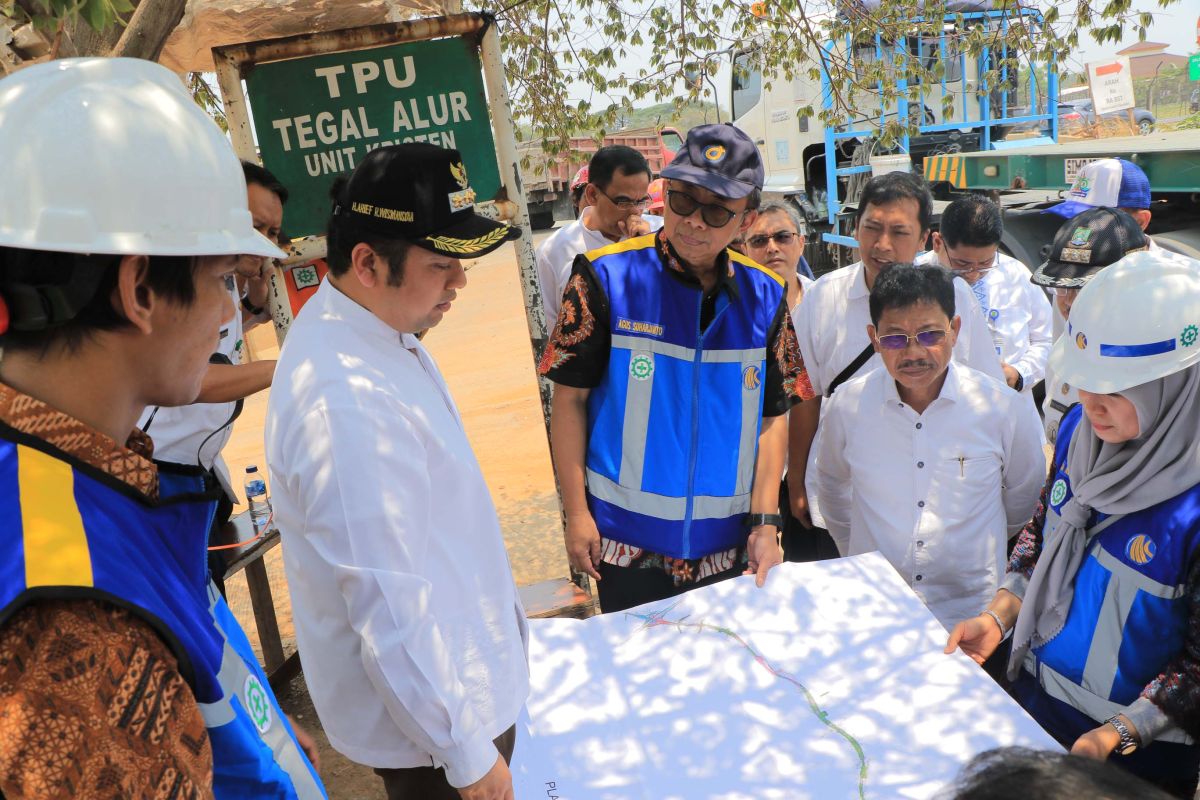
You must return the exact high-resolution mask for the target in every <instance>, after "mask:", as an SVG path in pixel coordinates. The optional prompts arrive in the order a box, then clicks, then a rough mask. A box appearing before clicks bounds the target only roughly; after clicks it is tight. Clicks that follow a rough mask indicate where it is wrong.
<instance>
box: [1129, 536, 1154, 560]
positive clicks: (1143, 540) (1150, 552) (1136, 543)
mask: <svg viewBox="0 0 1200 800" xmlns="http://www.w3.org/2000/svg"><path fill="white" fill-rule="evenodd" d="M1156 549H1157V548H1155V546H1154V540H1153V539H1151V538H1150V537H1149V536H1147V535H1146V534H1144V533H1139V534H1138V535H1137V536H1134V537H1133V538H1131V539H1130V540H1129V541H1128V542H1127V543H1126V545H1125V557H1126V558H1128V559H1129V560H1130V561H1132V562H1133V563H1135V564H1149V563H1150V560H1151V559H1152V558H1154V553H1155V550H1156Z"/></svg>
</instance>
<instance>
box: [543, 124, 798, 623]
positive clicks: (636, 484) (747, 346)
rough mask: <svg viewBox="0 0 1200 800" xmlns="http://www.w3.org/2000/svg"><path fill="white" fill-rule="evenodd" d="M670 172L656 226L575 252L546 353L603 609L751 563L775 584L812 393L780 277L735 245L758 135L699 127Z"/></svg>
mask: <svg viewBox="0 0 1200 800" xmlns="http://www.w3.org/2000/svg"><path fill="white" fill-rule="evenodd" d="M663 177H664V178H665V179H666V180H667V186H666V195H667V196H666V208H665V212H666V213H665V216H664V224H663V228H662V230H661V231H660V232H659V233H658V234H657V235H654V236H642V237H639V238H636V239H631V240H629V241H626V242H621V243H619V244H614V245H610V246H608V247H605V248H602V249H600V250H594V251H592V252H590V253H588V254H587V255H586V256H580V257H578V258H576V260H575V265H574V267H573V268H572V271H571V277H570V281H569V282H568V284H567V289H566V291H565V292H564V294H563V307H562V312H561V313H560V315H559V324H558V327H557V328H556V330H555V331H554V334H553V336H552V337H551V340H550V343H549V345H548V346H547V348H546V351H545V353H544V354H543V358H542V363H541V372H542V374H544V375H547V376H548V377H549V378H550V379H551V380H552V381H554V382H555V383H556V384H557V386H556V387H555V391H554V402H553V413H552V419H551V431H552V440H553V451H554V465H555V469H556V471H557V474H558V479H559V484H560V486H561V487H562V496H563V505H564V507H565V510H566V514H567V530H566V545H567V554H568V557H569V559H570V561H571V565H572V566H573V567H574V568H575V569H577V570H579V571H581V572H584V573H586V574H588V575H591V576H592V578H594V579H595V580H596V581H597V586H598V592H599V599H600V608H601V610H602V611H605V612H608V611H618V610H621V609H624V608H629V607H632V606H635V605H639V604H641V603H646V602H650V601H653V600H658V599H662V598H664V597H670V596H673V595H676V594H679V593H680V592H683V591H687V590H689V589H691V588H694V587H696V586H698V585H703V584H708V583H713V582H716V581H719V580H723V579H725V578H729V577H733V576H735V575H739V574H742V573H743V572H754V573H756V575H757V580H758V584H759V585H760V586H761V585H762V584H763V582H764V581H765V580H766V574H767V570H768V569H770V568H771V567H772V566H774V565H775V564H778V563H779V561H780V551H779V544H778V535H779V529H780V526H781V523H782V520H781V519H780V517H779V513H778V512H779V485H778V483H777V482H776V481H777V480H778V476H779V475H780V474H781V473H782V470H783V459H784V454H785V450H786V444H787V424H786V420H787V416H786V414H787V411H788V409H789V408H790V407H791V406H792V405H793V404H794V403H795V402H798V401H799V400H802V399H806V398H807V397H810V396H811V388H810V387H809V385H808V378H807V375H806V374H805V373H804V365H803V362H802V361H801V359H800V354H799V348H798V347H797V345H796V340H795V332H794V330H793V327H792V321H791V317H790V316H789V314H788V309H787V303H786V299H785V287H784V285H783V281H782V280H781V279H780V278H779V276H778V275H776V274H775V273H773V272H771V271H769V270H766V269H764V268H762V267H760V266H759V265H758V264H757V263H755V262H753V261H751V260H750V259H748V258H745V257H744V256H741V255H740V254H736V253H732V252H731V251H729V250H727V247H728V245H729V243H730V242H731V241H732V240H733V238H734V237H735V236H737V235H739V234H740V235H744V234H745V232H746V231H747V230H748V229H749V228H750V226H751V225H752V224H753V222H754V218H755V208H756V207H757V206H758V201H759V196H760V192H761V189H762V181H763V167H762V161H761V159H760V158H759V155H758V148H757V147H756V146H755V145H754V143H753V141H751V140H750V138H749V137H748V136H746V134H745V133H743V132H742V131H740V130H738V129H736V128H734V127H733V126H731V125H703V126H699V127H695V128H692V130H691V131H690V132H689V133H688V137H687V141H686V142H685V143H684V146H683V148H682V149H680V151H679V152H678V153H677V154H676V156H675V160H674V161H672V162H671V164H670V165H669V166H668V167H667V168H666V169H664V170H663ZM759 476H765V477H763V479H761V480H759V479H758V477H759ZM771 476H775V477H771Z"/></svg>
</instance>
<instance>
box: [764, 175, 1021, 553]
mask: <svg viewBox="0 0 1200 800" xmlns="http://www.w3.org/2000/svg"><path fill="white" fill-rule="evenodd" d="M932 222H933V197H932V196H931V195H930V194H929V187H927V186H926V185H925V182H924V181H923V180H921V179H920V178H918V177H916V176H915V175H912V174H911V173H908V172H889V173H887V174H884V175H877V176H875V177H874V178H872V179H871V180H870V181H868V182H867V185H866V188H864V189H863V192H862V196H861V197H860V198H859V201H858V211H857V212H856V216H855V231H854V236H855V238H856V239H857V240H858V251H859V255H860V257H861V259H862V260H861V261H858V262H856V263H854V264H851V265H850V266H848V267H843V268H841V269H838V270H835V271H833V272H830V273H827V274H825V275H822V276H821V277H820V278H819V279H818V280H817V282H816V283H814V284H813V285H812V286H811V287H810V288H809V289H808V290H807V292H806V293H805V297H804V302H803V303H801V304H800V308H799V313H797V315H796V337H797V339H798V340H799V341H800V352H801V353H802V354H803V355H804V364H805V367H806V368H807V369H808V372H809V377H810V378H811V379H812V386H813V391H814V392H816V395H817V401H816V402H813V403H802V404H801V405H800V406H798V407H797V408H796V410H795V411H793V412H792V415H791V419H790V420H789V426H790V431H789V436H788V476H787V484H788V496H789V499H790V501H791V513H792V516H794V517H795V518H796V519H797V520H799V521H800V524H801V525H803V526H805V527H812V528H818V529H819V528H822V527H823V521H822V518H821V514H820V509H819V497H818V496H817V486H816V477H817V476H816V468H815V467H814V465H813V461H814V459H815V457H816V451H817V449H818V444H817V442H818V441H819V433H818V430H817V427H818V421H819V419H820V413H821V398H822V397H825V398H828V397H830V396H832V395H833V393H834V392H835V391H837V388H838V387H839V386H840V385H841V384H842V383H844V382H845V381H847V380H849V379H850V378H852V377H854V376H856V375H861V374H863V372H865V371H866V370H867V369H870V367H872V366H875V365H878V363H879V361H878V360H877V359H875V358H874V352H875V351H874V348H873V347H872V345H871V341H870V339H868V338H867V336H866V333H865V331H866V329H867V324H868V323H869V322H870V321H871V320H870V314H869V311H868V308H867V295H868V293H869V292H870V291H871V287H872V286H874V285H875V281H876V280H877V279H878V278H879V276H880V274H882V273H883V272H884V271H885V270H887V269H888V268H889V267H890V266H891V265H892V264H908V263H912V262H913V260H914V259H915V258H916V256H917V253H919V252H920V251H921V248H922V247H924V246H925V240H926V238H927V237H928V235H929V228H930V226H931V224H932ZM954 307H955V308H957V309H958V313H959V314H960V315H961V316H962V325H961V329H960V331H959V333H958V344H957V345H955V347H954V359H955V360H956V361H958V362H959V363H963V364H966V365H968V366H970V367H972V368H974V369H977V370H979V371H981V372H984V373H986V374H988V375H992V376H994V377H996V378H998V379H999V380H1004V372H1003V370H1002V369H1001V367H1000V359H999V357H998V356H997V355H996V348H995V345H994V344H993V343H992V337H991V333H990V332H989V331H988V326H987V320H986V319H984V316H983V312H982V311H981V310H980V308H979V302H978V301H977V300H975V298H974V296H973V295H972V293H971V289H970V287H969V286H967V283H966V281H954ZM818 535H819V531H818Z"/></svg>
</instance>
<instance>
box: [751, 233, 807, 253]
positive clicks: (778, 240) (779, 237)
mask: <svg viewBox="0 0 1200 800" xmlns="http://www.w3.org/2000/svg"><path fill="white" fill-rule="evenodd" d="M799 235H800V234H798V233H796V232H795V231H776V232H775V233H760V234H759V235H757V236H751V237H750V238H749V239H747V240H746V244H748V245H750V246H751V247H753V248H754V249H755V250H758V249H759V248H762V247H766V246H767V242H770V241H774V242H775V244H777V245H781V246H783V247H787V246H788V245H789V244H791V243H792V240H793V239H795V238H796V237H797V236H799Z"/></svg>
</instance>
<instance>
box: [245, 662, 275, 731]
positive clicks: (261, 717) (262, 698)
mask: <svg viewBox="0 0 1200 800" xmlns="http://www.w3.org/2000/svg"><path fill="white" fill-rule="evenodd" d="M242 703H243V704H245V706H246V713H248V714H249V715H250V719H251V720H253V721H254V727H256V728H258V732H259V733H266V732H267V731H269V730H271V699H270V698H269V697H268V696H267V692H266V690H265V689H264V688H263V685H262V683H261V682H260V681H259V680H258V676H257V675H255V674H254V673H251V674H249V675H247V676H246V684H245V686H243V687H242Z"/></svg>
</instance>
